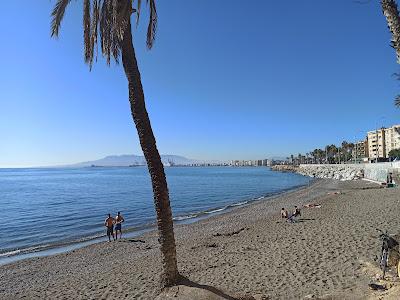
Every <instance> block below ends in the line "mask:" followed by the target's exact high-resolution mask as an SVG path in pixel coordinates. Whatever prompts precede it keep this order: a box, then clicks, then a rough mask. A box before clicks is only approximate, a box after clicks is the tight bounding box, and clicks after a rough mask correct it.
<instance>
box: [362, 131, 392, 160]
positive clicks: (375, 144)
mask: <svg viewBox="0 0 400 300" xmlns="http://www.w3.org/2000/svg"><path fill="white" fill-rule="evenodd" d="M399 148H400V125H394V126H392V127H389V128H384V127H382V128H380V129H377V130H372V131H368V154H369V158H370V159H371V160H373V159H376V158H388V157H389V152H390V151H391V150H394V149H399Z"/></svg>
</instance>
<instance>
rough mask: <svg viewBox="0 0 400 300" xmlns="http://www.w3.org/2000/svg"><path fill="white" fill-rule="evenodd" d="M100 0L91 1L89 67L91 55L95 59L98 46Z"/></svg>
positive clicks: (90, 65) (91, 62)
mask: <svg viewBox="0 0 400 300" xmlns="http://www.w3.org/2000/svg"><path fill="white" fill-rule="evenodd" d="M99 1H100V0H94V2H93V12H92V25H91V32H90V46H91V48H92V57H91V59H90V61H89V68H90V69H91V68H92V64H93V56H94V57H95V59H96V61H97V54H98V47H97V36H98V26H99V16H100V12H99V6H100V3H99Z"/></svg>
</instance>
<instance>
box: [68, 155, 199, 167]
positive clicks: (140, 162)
mask: <svg viewBox="0 0 400 300" xmlns="http://www.w3.org/2000/svg"><path fill="white" fill-rule="evenodd" d="M161 161H162V162H163V164H164V165H170V164H175V165H190V164H194V163H198V162H199V161H198V160H194V159H189V158H186V157H183V156H179V155H161ZM132 165H133V166H135V165H137V166H144V165H146V160H145V159H144V156H142V155H129V154H125V155H110V156H106V157H104V158H101V159H97V160H91V161H85V162H81V163H77V164H73V165H70V167H90V166H99V167H128V166H132Z"/></svg>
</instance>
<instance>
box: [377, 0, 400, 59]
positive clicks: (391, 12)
mask: <svg viewBox="0 0 400 300" xmlns="http://www.w3.org/2000/svg"><path fill="white" fill-rule="evenodd" d="M381 5H382V11H383V14H384V15H385V17H386V20H387V23H388V27H389V29H390V31H391V32H392V47H393V48H394V49H395V50H396V55H397V62H398V63H400V16H399V11H398V10H397V4H396V1H394V0H381Z"/></svg>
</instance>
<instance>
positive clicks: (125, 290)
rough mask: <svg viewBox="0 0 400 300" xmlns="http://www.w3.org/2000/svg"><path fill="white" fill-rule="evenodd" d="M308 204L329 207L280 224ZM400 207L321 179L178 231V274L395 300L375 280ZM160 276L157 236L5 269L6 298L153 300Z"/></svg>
mask: <svg viewBox="0 0 400 300" xmlns="http://www.w3.org/2000/svg"><path fill="white" fill-rule="evenodd" d="M365 188H367V189H365ZM307 203H317V204H321V208H303V209H302V216H301V218H300V219H299V222H297V223H294V224H291V223H288V222H285V221H283V220H282V219H281V218H280V209H281V208H282V207H285V208H287V209H288V210H293V206H294V205H298V206H302V205H304V204H307ZM399 208H400V193H399V190H398V189H396V188H392V189H378V188H377V185H376V184H374V183H369V182H365V181H352V182H339V181H333V180H318V181H316V182H315V183H314V184H313V185H311V186H310V187H308V188H302V189H300V190H297V191H294V192H288V193H285V194H283V195H280V196H276V197H273V198H272V199H268V200H266V201H259V202H256V203H253V204H251V205H248V206H245V207H242V208H238V209H235V210H232V211H230V212H227V213H225V214H222V215H218V216H214V217H211V218H209V219H205V220H201V221H199V222H196V223H194V224H188V225H178V226H176V227H175V233H176V240H177V252H178V253H177V255H178V261H179V269H180V272H181V273H182V275H184V276H185V277H187V278H188V279H190V280H191V281H193V282H195V283H198V284H201V285H207V286H212V287H214V288H216V289H218V290H221V291H223V292H224V293H226V294H229V295H252V296H254V295H258V296H259V297H264V299H303V298H306V299H307V298H314V299H316V298H321V297H322V298H324V299H366V298H368V297H372V298H374V297H380V296H381V295H389V294H390V293H389V292H385V293H386V294H385V293H382V292H371V291H370V290H369V289H368V283H370V282H376V280H375V279H374V276H375V273H376V271H377V270H378V269H377V268H376V266H377V262H375V261H374V257H375V256H376V255H379V251H380V241H379V239H377V231H376V230H375V228H381V229H384V230H385V229H388V230H389V232H393V233H396V234H397V233H400V217H399V213H400V209H399ZM160 272H161V265H160V255H159V249H158V244H157V234H156V232H150V233H147V234H145V235H143V236H141V237H138V238H134V239H122V240H121V241H118V242H111V243H109V242H103V243H99V244H95V245H90V246H88V247H85V248H82V249H78V250H74V251H72V252H70V253H64V254H59V255H55V256H49V257H44V258H33V259H28V260H24V261H19V262H16V263H13V264H9V265H4V266H1V267H0V299H23V298H25V299H34V298H40V299H72V298H73V299H154V298H155V297H156V296H157V295H158V294H159V293H160V286H159V274H160ZM396 288H398V286H396V285H394V287H393V288H392V289H391V290H392V291H395V290H396ZM392 296H393V295H392ZM387 298H388V299H389V296H387ZM260 299H261V298H260ZM393 299H396V298H393Z"/></svg>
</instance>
